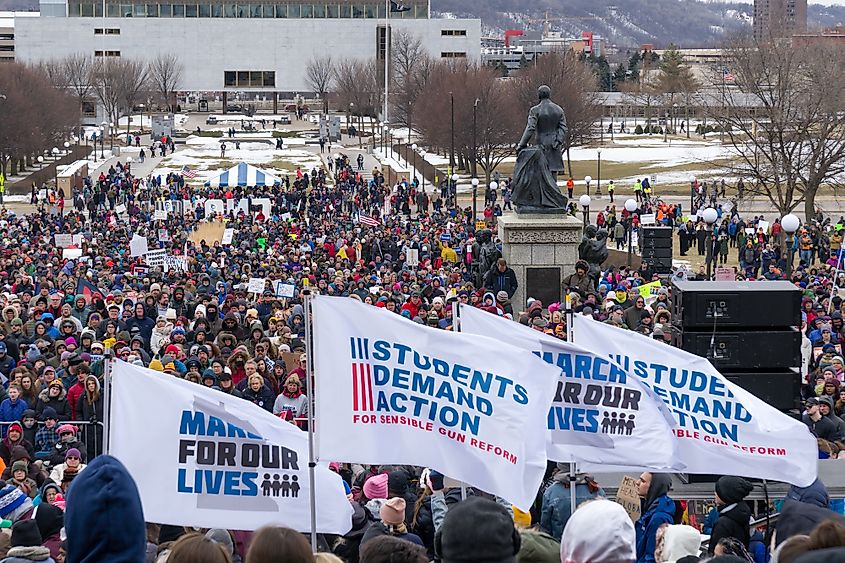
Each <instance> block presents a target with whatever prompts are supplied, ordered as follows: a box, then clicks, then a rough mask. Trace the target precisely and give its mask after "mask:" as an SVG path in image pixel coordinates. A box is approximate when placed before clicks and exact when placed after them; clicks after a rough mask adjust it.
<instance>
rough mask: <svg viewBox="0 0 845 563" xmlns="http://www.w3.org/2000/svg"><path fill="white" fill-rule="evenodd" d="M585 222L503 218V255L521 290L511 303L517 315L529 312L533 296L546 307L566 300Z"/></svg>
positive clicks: (545, 217)
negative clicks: (564, 287)
mask: <svg viewBox="0 0 845 563" xmlns="http://www.w3.org/2000/svg"><path fill="white" fill-rule="evenodd" d="M582 227H583V225H582V223H581V221H579V220H578V219H576V218H575V217H572V216H570V215H526V214H521V215H520V214H516V213H511V214H507V215H502V216H501V217H499V238H501V240H502V255H503V256H504V258H505V260H507V261H508V266H510V267H511V268H513V270H514V272H516V279H517V280H518V281H519V289H517V290H516V293H515V294H514V296H513V298H512V299H511V302H512V303H513V309H514V313H517V314H518V312H519V311H524V310H525V309H526V304H525V301H526V300H527V299H528V298H529V297H533V298H535V299H540V300H541V301H542V302H543V305H544V306H545V307H548V306H549V304H551V303H554V302H556V301H561V302H562V299H563V290H562V285H561V284H562V281H563V278H564V277H565V276H568V275H569V274H571V273H573V272H574V271H575V262H577V261H578V245H579V244H580V243H581V234H582Z"/></svg>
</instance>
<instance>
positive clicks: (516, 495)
mask: <svg viewBox="0 0 845 563" xmlns="http://www.w3.org/2000/svg"><path fill="white" fill-rule="evenodd" d="M312 307H313V312H314V314H313V322H314V332H313V334H314V359H315V369H316V377H315V380H316V391H317V397H316V403H317V410H316V414H317V420H319V421H320V422H319V424H318V426H317V430H318V435H317V450H318V454H319V455H318V458H319V459H342V460H347V461H350V462H356V463H367V464H411V465H420V466H426V467H431V468H433V469H436V470H438V471H440V472H441V473H443V474H444V475H448V476H450V477H454V478H455V479H459V480H461V481H465V482H467V483H470V484H472V485H473V486H477V487H479V488H480V489H482V490H484V491H487V492H489V493H492V494H496V495H498V496H500V497H501V498H503V499H506V500H507V501H508V502H511V503H513V504H515V505H516V506H518V507H520V508H522V509H528V508H529V507H530V506H531V505H532V504H533V502H534V499H535V497H536V494H537V488H538V486H539V485H540V482H541V481H542V478H543V474H544V473H545V469H546V435H545V432H542V431H539V432H538V431H537V430H538V429H542V428H544V427H545V425H546V417H547V415H548V412H549V406H550V404H551V401H552V398H553V396H554V391H555V388H556V386H557V381H558V379H559V374H560V369H559V368H556V367H554V366H551V365H549V364H547V363H545V362H543V361H542V360H541V359H539V358H537V357H536V356H534V355H533V354H531V353H530V352H528V351H526V350H523V349H520V348H516V347H514V346H511V345H509V344H506V343H504V342H502V341H500V340H498V339H496V340H494V339H492V338H487V337H484V336H475V335H468V334H456V333H452V332H446V331H442V330H436V329H432V328H429V327H425V326H421V325H418V324H416V323H414V322H412V321H410V320H407V319H404V318H403V317H401V316H399V315H395V314H392V313H389V312H387V311H385V310H382V309H378V308H376V307H369V306H366V305H363V304H361V303H357V302H355V301H354V300H352V299H335V298H332V297H325V296H321V295H318V296H316V297H314V299H313V304H312ZM528 374H530V376H529V375H528ZM350 436H354V437H355V438H354V439H350Z"/></svg>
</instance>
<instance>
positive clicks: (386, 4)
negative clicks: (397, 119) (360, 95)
mask: <svg viewBox="0 0 845 563" xmlns="http://www.w3.org/2000/svg"><path fill="white" fill-rule="evenodd" d="M389 63H390V0H384V111H383V112H382V113H383V114H384V119H383V121H384V122H385V123H386V124H387V125H386V127H388V128H389V127H390V120H389V119H388V116H387V98H388V96H389V95H390V90H389V86H388V76H387V73H388V66H389ZM382 135H384V131H382ZM391 148H392V147H391ZM391 152H393V151H392V150H391ZM385 156H387V153H385Z"/></svg>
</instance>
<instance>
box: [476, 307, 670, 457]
mask: <svg viewBox="0 0 845 563" xmlns="http://www.w3.org/2000/svg"><path fill="white" fill-rule="evenodd" d="M460 327H461V329H460V330H461V332H462V333H469V334H478V335H482V336H484V335H487V336H495V337H496V338H499V339H501V340H503V341H505V342H508V343H509V344H513V345H514V346H517V347H519V348H522V349H524V350H526V351H529V352H532V353H534V354H535V355H537V356H538V357H540V358H542V359H543V360H544V361H546V362H547V363H549V364H552V365H555V366H557V367H558V368H559V371H560V373H559V376H558V383H557V391H556V392H555V397H554V400H553V401H552V406H551V409H550V410H549V413H548V417H547V425H546V426H547V428H548V430H549V440H550V442H549V443H548V445H547V452H548V457H549V459H551V460H553V461H579V462H580V461H592V462H594V463H613V464H617V465H627V464H637V463H639V464H642V465H643V467H649V468H651V469H653V470H656V471H663V470H666V469H668V468H670V467H671V466H672V464H673V463H674V458H675V451H674V438H673V435H672V419H671V415H670V414H669V411H668V408H667V407H666V406H665V405H664V404H663V402H662V401H661V400H660V399H659V398H658V397H657V396H656V395H655V394H654V393H652V392H651V391H650V390H649V389H648V387H646V386H645V385H643V384H642V382H641V381H639V379H638V378H637V377H635V376H633V375H632V374H628V373H626V372H625V371H623V370H622V369H621V368H620V367H619V366H618V365H616V364H615V363H614V362H611V361H608V360H607V359H605V358H603V357H600V356H597V355H595V354H593V353H592V352H589V351H587V350H585V349H584V348H581V347H578V346H575V345H573V344H570V343H568V342H564V341H562V340H558V339H557V338H554V337H553V336H549V335H547V334H543V333H542V332H538V331H536V330H532V329H530V328H528V327H526V326H523V325H521V324H519V323H515V322H513V321H509V320H506V319H504V318H502V317H499V316H497V315H492V314H490V313H488V312H486V311H482V310H481V309H477V308H475V307H471V306H465V305H461V307H460Z"/></svg>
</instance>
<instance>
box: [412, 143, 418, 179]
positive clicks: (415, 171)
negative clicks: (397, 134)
mask: <svg viewBox="0 0 845 563" xmlns="http://www.w3.org/2000/svg"><path fill="white" fill-rule="evenodd" d="M411 150H412V151H413V152H414V180H416V179H417V144H416V143H414V144H413V145H411ZM412 181H413V180H412Z"/></svg>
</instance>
